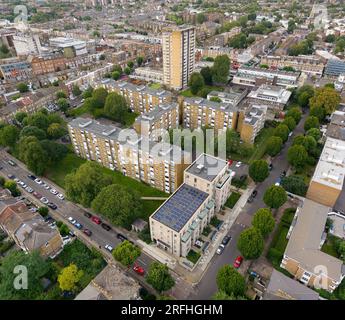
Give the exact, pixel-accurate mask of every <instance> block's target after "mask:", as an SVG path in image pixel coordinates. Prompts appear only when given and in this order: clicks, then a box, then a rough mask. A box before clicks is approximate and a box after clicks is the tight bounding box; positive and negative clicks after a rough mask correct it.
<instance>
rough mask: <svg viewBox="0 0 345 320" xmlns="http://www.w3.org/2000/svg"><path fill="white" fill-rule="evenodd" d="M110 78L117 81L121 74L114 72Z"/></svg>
mask: <svg viewBox="0 0 345 320" xmlns="http://www.w3.org/2000/svg"><path fill="white" fill-rule="evenodd" d="M111 77H112V78H113V79H114V80H119V79H120V77H121V74H120V73H119V72H118V71H114V72H113V73H112V74H111Z"/></svg>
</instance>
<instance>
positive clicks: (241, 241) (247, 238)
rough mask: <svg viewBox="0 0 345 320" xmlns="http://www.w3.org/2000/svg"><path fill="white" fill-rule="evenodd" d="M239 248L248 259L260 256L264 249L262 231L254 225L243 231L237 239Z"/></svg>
mask: <svg viewBox="0 0 345 320" xmlns="http://www.w3.org/2000/svg"><path fill="white" fill-rule="evenodd" d="M237 248H238V250H240V252H241V254H242V255H243V257H244V258H246V259H257V258H259V257H260V255H261V254H262V251H263V250H264V239H263V237H262V235H261V232H260V231H259V230H258V229H256V228H254V227H251V228H249V229H246V230H244V231H242V233H241V234H240V236H239V238H238V241H237Z"/></svg>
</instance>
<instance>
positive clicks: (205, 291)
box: [189, 114, 307, 299]
mask: <svg viewBox="0 0 345 320" xmlns="http://www.w3.org/2000/svg"><path fill="white" fill-rule="evenodd" d="M306 117H307V114H304V115H303V117H302V119H301V121H300V123H299V124H298V126H297V127H296V128H295V130H294V133H293V135H292V136H291V137H290V138H289V140H288V141H287V142H286V143H285V146H284V148H283V149H282V151H281V153H280V155H278V156H276V157H275V158H274V159H273V160H272V165H273V169H272V171H271V172H270V175H269V177H268V178H267V179H266V180H265V181H264V182H262V183H259V184H257V187H256V190H257V191H258V194H257V196H256V198H255V200H254V201H253V202H252V203H247V204H246V205H245V207H244V208H243V210H242V212H241V213H240V214H239V216H238V218H237V219H236V221H235V223H234V224H233V225H232V227H231V228H230V231H229V232H228V234H229V235H231V236H232V240H231V241H230V243H229V244H228V245H227V246H226V249H225V250H224V251H223V253H222V254H221V255H220V256H217V255H215V256H214V257H213V259H212V261H211V263H210V266H209V267H208V269H207V271H206V273H205V274H204V276H203V278H202V280H201V281H200V282H199V284H198V285H197V287H196V288H195V293H193V294H191V295H190V296H189V299H210V298H211V297H212V296H213V295H214V293H215V292H216V291H217V285H216V276H217V272H218V270H219V268H221V267H222V266H224V265H227V264H230V265H232V264H233V263H234V261H235V260H236V258H237V256H239V255H240V253H239V251H238V249H237V245H236V243H237V239H238V237H239V235H240V233H241V232H242V231H243V230H244V229H245V228H246V227H249V226H250V225H251V221H252V219H253V215H254V214H255V212H256V211H257V210H258V209H260V208H264V207H266V205H265V203H264V202H263V196H264V193H265V191H266V189H267V188H268V187H270V186H271V185H273V184H275V183H276V182H277V181H278V180H279V178H280V175H281V173H282V172H283V171H288V169H289V167H290V165H289V163H288V161H287V152H288V149H289V147H290V146H291V144H292V141H293V138H294V136H296V135H298V134H304V129H303V126H304V121H305V118H306Z"/></svg>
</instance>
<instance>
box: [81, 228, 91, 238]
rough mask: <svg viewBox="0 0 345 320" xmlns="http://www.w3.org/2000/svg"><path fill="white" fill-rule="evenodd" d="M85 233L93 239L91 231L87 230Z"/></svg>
mask: <svg viewBox="0 0 345 320" xmlns="http://www.w3.org/2000/svg"><path fill="white" fill-rule="evenodd" d="M83 232H84V233H85V234H86V235H87V236H88V237H91V235H92V232H91V231H90V230H89V229H85V230H84V231H83Z"/></svg>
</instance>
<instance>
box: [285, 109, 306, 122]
mask: <svg viewBox="0 0 345 320" xmlns="http://www.w3.org/2000/svg"><path fill="white" fill-rule="evenodd" d="M285 116H286V117H292V118H294V119H295V122H296V124H297V123H299V122H300V120H301V118H302V112H301V110H300V109H299V108H298V107H293V108H291V109H289V110H288V112H287V113H286V115H285Z"/></svg>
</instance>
